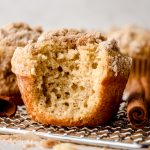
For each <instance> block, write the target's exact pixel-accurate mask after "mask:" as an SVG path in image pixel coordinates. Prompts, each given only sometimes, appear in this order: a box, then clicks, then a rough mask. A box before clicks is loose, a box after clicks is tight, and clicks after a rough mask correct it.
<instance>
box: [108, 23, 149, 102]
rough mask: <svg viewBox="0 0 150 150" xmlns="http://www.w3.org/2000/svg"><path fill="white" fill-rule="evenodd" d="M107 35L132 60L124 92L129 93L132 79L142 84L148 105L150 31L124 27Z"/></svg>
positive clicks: (135, 27)
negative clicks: (114, 40) (116, 42)
mask: <svg viewBox="0 0 150 150" xmlns="http://www.w3.org/2000/svg"><path fill="white" fill-rule="evenodd" d="M108 34H109V37H110V38H115V39H116V40H117V41H118V45H119V47H120V51H121V52H122V53H123V54H125V55H129V56H131V57H132V58H133V64H132V71H131V74H130V78H129V81H128V84H127V87H126V92H128V93H130V91H131V86H130V85H131V83H132V81H133V80H132V79H133V78H134V80H135V79H136V80H138V81H140V82H141V83H142V86H143V88H144V91H145V93H144V94H145V97H146V99H147V101H148V103H149V104H150V79H149V78H150V30H148V29H143V28H140V27H137V26H126V27H124V28H121V29H117V28H116V29H113V30H111V31H110V32H109V33H108Z"/></svg>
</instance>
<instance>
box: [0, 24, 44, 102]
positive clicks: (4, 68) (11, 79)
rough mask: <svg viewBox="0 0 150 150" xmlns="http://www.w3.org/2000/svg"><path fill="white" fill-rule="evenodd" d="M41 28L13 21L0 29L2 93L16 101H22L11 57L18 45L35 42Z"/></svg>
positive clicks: (22, 45)
mask: <svg viewBox="0 0 150 150" xmlns="http://www.w3.org/2000/svg"><path fill="white" fill-rule="evenodd" d="M41 32H42V30H41V28H31V27H30V26H29V25H28V24H26V23H12V24H9V25H7V26H5V27H3V28H1V29H0V86H1V88H0V95H1V96H9V97H15V100H16V101H15V103H16V104H20V103H21V102H22V100H21V97H20V92H19V88H18V85H17V82H16V77H15V74H14V73H12V71H11V58H12V55H13V53H14V51H15V49H16V48H17V47H24V46H25V45H27V43H28V42H29V41H30V42H35V41H36V40H37V38H38V37H39V35H40V34H41Z"/></svg>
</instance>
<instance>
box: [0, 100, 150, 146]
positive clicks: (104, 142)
mask: <svg viewBox="0 0 150 150" xmlns="http://www.w3.org/2000/svg"><path fill="white" fill-rule="evenodd" d="M125 109H126V102H125V101H123V102H122V103H121V106H120V110H119V112H118V114H117V116H116V118H115V120H114V121H113V122H112V123H111V124H109V125H107V126H98V127H94V128H91V127H90V128H89V127H82V128H78V127H58V126H46V125H42V124H40V123H37V122H34V121H32V120H30V118H29V116H28V115H27V112H26V110H25V106H19V107H18V110H17V113H16V114H15V116H14V117H12V118H8V117H2V118H0V133H4V134H13V133H20V134H24V133H28V132H33V133H34V134H36V135H39V136H41V137H44V138H53V139H57V140H60V141H65V142H73V143H78V144H85V145H91V146H107V147H111V148H119V149H144V148H148V147H149V145H150V123H149V124H148V126H146V127H144V128H143V129H138V130H134V129H132V128H131V126H130V124H129V122H128V120H127V117H126V111H125Z"/></svg>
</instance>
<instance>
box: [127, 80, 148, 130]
mask: <svg viewBox="0 0 150 150" xmlns="http://www.w3.org/2000/svg"><path fill="white" fill-rule="evenodd" d="M127 117H128V120H129V121H130V123H131V125H132V127H133V128H142V127H144V126H145V125H146V124H147V122H148V108H147V104H146V101H145V92H144V88H143V86H142V84H141V82H140V80H138V79H137V80H133V82H132V85H131V90H130V95H129V97H128V104H127Z"/></svg>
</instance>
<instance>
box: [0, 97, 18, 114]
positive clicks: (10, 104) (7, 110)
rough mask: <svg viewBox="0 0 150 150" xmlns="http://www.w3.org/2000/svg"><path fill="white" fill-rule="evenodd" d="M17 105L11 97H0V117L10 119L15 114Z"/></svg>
mask: <svg viewBox="0 0 150 150" xmlns="http://www.w3.org/2000/svg"><path fill="white" fill-rule="evenodd" d="M16 110H17V105H16V104H15V103H14V99H13V98H12V97H7V96H0V116H7V117H10V116H12V115H14V114H15V113H16Z"/></svg>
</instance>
